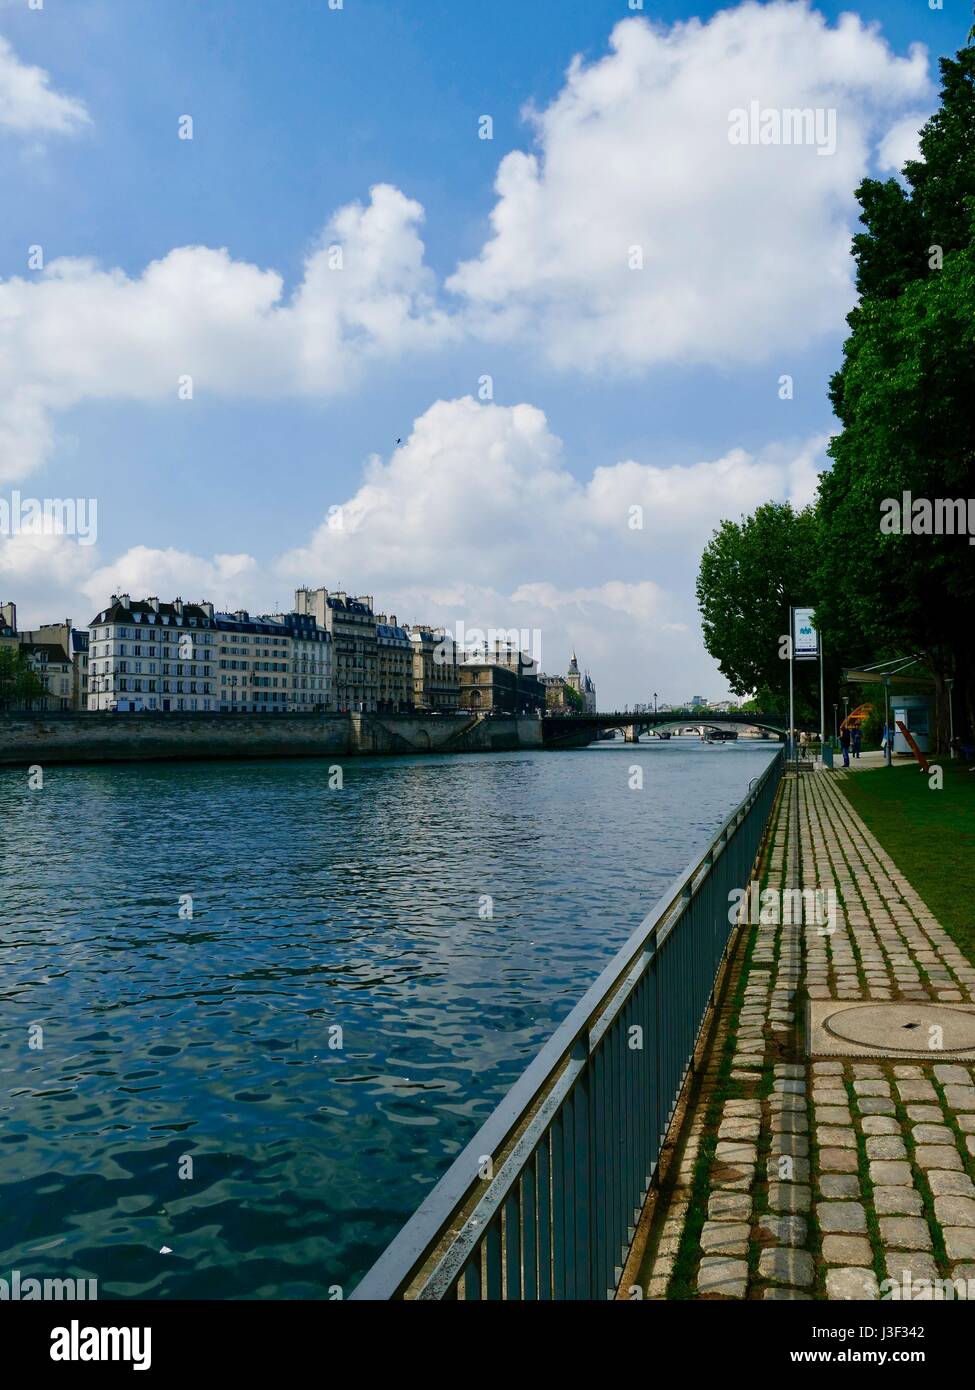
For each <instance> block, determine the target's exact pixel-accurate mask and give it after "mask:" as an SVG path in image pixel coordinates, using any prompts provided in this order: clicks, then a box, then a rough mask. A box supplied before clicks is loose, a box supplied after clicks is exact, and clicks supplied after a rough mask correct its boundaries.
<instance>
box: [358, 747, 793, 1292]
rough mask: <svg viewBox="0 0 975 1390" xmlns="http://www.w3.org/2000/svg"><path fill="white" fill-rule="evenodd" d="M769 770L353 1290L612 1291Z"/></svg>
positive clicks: (680, 1078)
mask: <svg viewBox="0 0 975 1390" xmlns="http://www.w3.org/2000/svg"><path fill="white" fill-rule="evenodd" d="M784 766H785V758H784V751H783V750H781V749H780V750H779V751H778V752H777V753H776V754H775V756H774V758H773V759H772V761H771V763H770V764H769V766H768V767H767V768H766V769H765V771H764V772H763V773H762V775H761V776H760V777H758V778H757V779H754V784H753V785H752V786H751V787H750V789H749V793H748V795H747V796H746V798H745V800H744V801H743V802H742V803H741V805H740V806H739V807H738V809H737V811H735V812H734V814H733V815H731V816H730V817H729V818H728V820H727V821H726V822H725V824H724V825H723V826H722V828H721V831H720V832H719V834H718V835H717V836H716V837H715V839H714V840H713V841H712V843H711V845H710V847H709V848H708V850H707V852H706V853H705V854H704V855H703V856H702V857H701V858H700V859H699V860H697V861H696V862H695V863H694V864H692V865H691V866H690V867H689V868H688V869H687V870H686V871H685V872H684V873H683V874H682V875H681V877H680V878H679V879H678V880H677V881H676V883H674V884H673V885H672V886H671V888H670V889H669V890H668V891H667V892H666V893H665V894H664V895H663V897H662V898H661V899H660V900H659V901H658V903H657V905H656V906H655V907H654V908H653V910H652V911H651V912H650V913H649V915H648V916H647V917H646V918H645V919H644V921H643V923H642V924H641V926H640V927H639V928H638V929H637V931H635V932H634V933H633V935H632V936H631V937H630V938H629V940H628V941H627V942H626V944H625V945H624V946H623V947H622V949H621V950H620V951H619V952H617V954H616V955H615V956H614V958H613V960H612V961H611V962H610V964H609V965H608V966H607V967H606V969H605V970H604V971H603V972H602V974H601V975H600V976H599V978H598V979H597V980H596V982H595V983H594V984H593V985H592V986H591V987H590V988H589V989H588V990H587V991H586V993H585V994H584V995H583V997H582V999H580V1001H579V1003H578V1004H577V1005H576V1006H575V1008H574V1009H573V1010H572V1012H571V1013H570V1014H569V1016H568V1018H566V1019H565V1020H564V1021H563V1022H562V1023H561V1024H560V1025H559V1027H558V1028H557V1029H556V1030H555V1032H554V1034H553V1035H552V1037H551V1038H550V1039H549V1041H548V1042H547V1043H546V1044H545V1046H544V1047H543V1048H542V1050H541V1051H540V1052H539V1053H538V1055H537V1056H536V1057H535V1059H534V1060H533V1061H532V1062H531V1063H530V1064H529V1066H528V1067H527V1069H526V1070H525V1071H524V1072H523V1074H522V1075H521V1077H520V1078H519V1079H518V1081H516V1082H515V1084H514V1085H513V1086H512V1088H511V1090H510V1091H509V1092H508V1094H507V1095H506V1096H505V1098H504V1099H503V1100H502V1102H501V1103H500V1105H499V1106H498V1107H497V1109H496V1110H495V1111H494V1113H493V1114H492V1115H491V1116H490V1118H489V1119H488V1120H486V1121H485V1123H484V1125H483V1126H482V1127H481V1129H480V1130H479V1131H478V1133H477V1134H476V1135H475V1136H474V1138H473V1139H472V1140H471V1141H470V1143H469V1144H468V1145H467V1146H466V1148H465V1149H464V1150H463V1152H462V1153H461V1154H460V1155H459V1156H458V1157H457V1159H455V1161H454V1162H453V1164H452V1165H451V1166H450V1168H449V1169H448V1170H447V1172H446V1173H445V1174H444V1175H443V1177H442V1178H441V1179H440V1181H439V1182H438V1183H437V1185H436V1186H435V1187H434V1188H433V1189H432V1190H431V1191H430V1193H429V1194H428V1195H427V1197H426V1198H425V1199H424V1200H423V1202H422V1203H421V1204H420V1207H419V1209H418V1210H417V1212H416V1213H415V1214H414V1216H412V1217H411V1219H410V1220H409V1221H408V1222H407V1223H406V1225H405V1226H404V1227H403V1229H402V1230H401V1231H400V1233H399V1235H398V1236H396V1238H395V1239H394V1240H393V1241H392V1243H391V1244H390V1245H389V1246H388V1247H387V1248H386V1250H385V1251H384V1252H383V1254H382V1255H381V1256H380V1257H379V1259H378V1260H377V1261H376V1263H375V1264H374V1265H373V1267H372V1269H371V1270H370V1271H369V1272H368V1274H366V1276H365V1277H364V1278H363V1280H362V1282H361V1283H360V1284H359V1286H358V1287H357V1288H356V1289H355V1291H354V1292H353V1293H352V1295H351V1297H352V1298H354V1299H390V1298H422V1299H439V1298H446V1299H511V1300H536V1299H542V1300H546V1299H547V1300H552V1299H593V1298H599V1299H602V1298H607V1297H611V1296H612V1295H613V1293H614V1291H615V1289H616V1286H617V1284H618V1282H619V1278H620V1273H621V1269H622V1266H623V1264H624V1263H625V1259H626V1253H627V1251H628V1250H629V1247H630V1245H631V1243H632V1240H633V1234H634V1231H635V1227H636V1223H637V1221H638V1219H639V1215H640V1212H641V1210H642V1208H643V1205H644V1203H645V1201H646V1197H647V1193H648V1191H649V1188H650V1184H651V1182H652V1180H653V1177H654V1174H655V1172H656V1169H657V1164H658V1162H659V1158H660V1150H661V1147H662V1145H663V1141H664V1139H665V1137H666V1134H667V1130H668V1128H669V1125H670V1122H671V1119H672V1117H673V1114H674V1110H675V1108H676V1105H677V1101H678V1097H679V1096H680V1092H681V1089H682V1087H683V1084H684V1080H685V1078H686V1076H687V1072H688V1068H689V1067H690V1065H691V1061H692V1059H693V1056H694V1050H695V1047H696V1045H697V1041H698V1037H699V1034H700V1030H701V1026H702V1024H703V1021H704V1017H705V1014H706V1012H707V1009H708V1005H709V1003H710V1002H711V1000H712V998H713V990H714V985H715V980H716V978H717V975H718V971H719V968H720V965H721V960H722V957H723V955H724V953H725V951H726V949H727V945H728V941H729V938H730V936H731V932H732V925H733V921H734V918H735V912H734V910H733V902H734V899H733V898H732V894H733V891H734V890H735V889H739V890H743V889H745V888H747V885H748V883H749V881H750V878H751V873H752V868H753V866H754V864H755V860H756V856H757V854H758V851H759V848H760V846H761V843H762V838H763V835H764V832H765V828H766V825H767V823H768V820H769V816H770V814H771V811H772V806H773V803H774V800H775V793H776V790H777V788H778V785H779V782H780V780H781V777H782V772H783V769H784Z"/></svg>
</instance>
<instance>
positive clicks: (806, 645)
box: [789, 608, 826, 757]
mask: <svg viewBox="0 0 975 1390" xmlns="http://www.w3.org/2000/svg"><path fill="white" fill-rule="evenodd" d="M790 611H791V613H792V650H793V652H794V654H795V659H796V661H818V662H819V740H820V757H822V743H823V740H824V739H825V737H826V734H825V730H824V727H823V726H824V725H825V723H826V715H825V713H824V709H825V706H824V703H823V652H822V647H821V645H820V641H819V633H818V632H817V630H816V628H815V626H814V625H813V610H812V609H811V608H793V609H791V610H790ZM792 703H793V695H792V672H791V669H790V672H789V722H790V723H791V722H792V720H793V710H792Z"/></svg>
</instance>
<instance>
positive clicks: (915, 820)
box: [835, 760, 975, 961]
mask: <svg viewBox="0 0 975 1390" xmlns="http://www.w3.org/2000/svg"><path fill="white" fill-rule="evenodd" d="M940 766H941V768H942V770H943V772H944V786H943V787H942V789H941V790H940V791H935V790H933V789H932V787H931V786H930V783H929V779H928V778H927V777H925V776H923V775H922V774H921V773H920V772H916V771H914V770H913V769H904V770H902V771H901V770H898V771H897V772H896V774H895V771H894V770H893V769H890V768H884V767H881V768H876V769H874V770H872V771H870V772H860V773H857V775H856V776H855V777H847V779H846V780H845V781H842V782H837V783H836V784H835V785H836V787H837V789H838V790H839V791H840V792H842V794H843V795H844V796H845V797H846V798H847V800H848V801H849V802H850V804H851V806H852V807H853V809H854V810H855V811H856V812H857V814H858V815H860V816H861V817H862V819H863V820H864V821H865V823H866V825H867V828H868V829H869V830H870V832H871V833H872V834H873V835H875V836H876V837H877V839H878V840H879V842H880V844H881V845H882V846H883V848H884V849H885V850H886V851H887V853H888V854H889V855H890V857H891V859H892V860H893V861H894V863H895V864H896V866H897V868H898V869H899V870H900V872H901V873H902V874H903V875H904V877H905V878H906V879H907V880H908V882H909V883H910V884H911V886H912V887H913V888H915V889H916V890H917V892H918V893H919V894H920V895H921V897H922V898H923V899H924V901H925V903H926V904H927V905H928V907H929V908H930V909H931V911H932V912H933V913H934V915H935V916H936V917H937V918H938V920H939V921H940V923H941V924H942V926H943V927H944V928H945V930H946V931H947V933H948V935H949V936H950V937H951V938H952V939H953V940H954V941H955V942H956V944H957V945H958V946H959V947H960V949H961V950H962V951H964V952H965V954H966V955H967V957H968V959H969V960H970V961H975V919H973V915H972V910H971V905H972V903H973V902H975V774H973V773H970V772H969V771H968V768H967V767H966V766H965V765H964V764H960V763H951V762H949V761H947V760H944V761H942V763H941V764H940Z"/></svg>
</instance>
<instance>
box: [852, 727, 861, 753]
mask: <svg viewBox="0 0 975 1390" xmlns="http://www.w3.org/2000/svg"><path fill="white" fill-rule="evenodd" d="M861 739H862V735H861V733H860V730H859V729H854V730H853V756H854V757H855V758H859V756H860V743H861Z"/></svg>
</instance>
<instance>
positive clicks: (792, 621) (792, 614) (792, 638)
mask: <svg viewBox="0 0 975 1390" xmlns="http://www.w3.org/2000/svg"><path fill="white" fill-rule="evenodd" d="M795 651H796V610H795V609H794V608H790V609H789V737H788V739H787V741H786V746H787V748H788V750H789V751H788V757H790V758H791V757H792V753H793V747H792V745H793V744H794V743H795V734H796V718H795V709H794V705H795V701H794V699H793V691H792V663H793V661H794V659H795Z"/></svg>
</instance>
